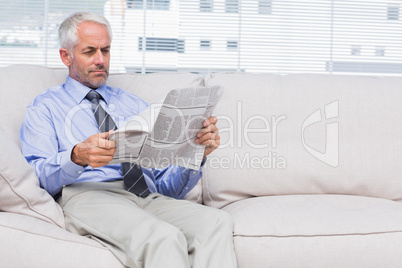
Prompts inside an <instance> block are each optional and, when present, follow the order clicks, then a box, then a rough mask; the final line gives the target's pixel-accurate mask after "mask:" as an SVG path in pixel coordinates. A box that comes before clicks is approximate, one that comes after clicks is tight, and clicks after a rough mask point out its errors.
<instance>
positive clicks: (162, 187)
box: [143, 166, 202, 199]
mask: <svg viewBox="0 0 402 268" xmlns="http://www.w3.org/2000/svg"><path fill="white" fill-rule="evenodd" d="M143 172H144V174H145V175H146V176H148V177H150V178H151V179H152V180H153V181H154V182H155V187H156V191H157V192H158V193H160V194H163V195H166V196H170V197H173V198H176V199H183V198H184V197H185V196H186V194H187V193H188V192H190V191H191V189H193V188H194V186H195V185H196V184H197V182H198V181H199V180H200V179H201V177H202V167H201V168H200V170H193V169H186V168H184V167H179V166H169V167H167V168H165V169H144V168H143Z"/></svg>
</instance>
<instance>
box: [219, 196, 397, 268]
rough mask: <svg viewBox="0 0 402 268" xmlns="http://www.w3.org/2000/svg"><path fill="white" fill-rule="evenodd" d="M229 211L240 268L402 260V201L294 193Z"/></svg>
mask: <svg viewBox="0 0 402 268" xmlns="http://www.w3.org/2000/svg"><path fill="white" fill-rule="evenodd" d="M223 210H225V211H227V212H229V213H230V214H231V215H232V217H233V220H234V223H235V224H234V239H235V249H236V252H237V257H238V262H239V268H241V267H253V268H258V267H333V266H334V264H335V263H336V267H396V266H398V265H400V263H402V204H400V203H398V202H395V201H390V200H385V199H380V198H371V197H360V196H348V195H288V196H270V197H255V198H249V199H245V200H241V201H237V202H235V203H232V204H230V205H228V206H226V207H224V208H223ZM380 252H381V253H380Z"/></svg>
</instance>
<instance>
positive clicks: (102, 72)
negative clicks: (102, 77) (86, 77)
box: [89, 70, 106, 74]
mask: <svg viewBox="0 0 402 268" xmlns="http://www.w3.org/2000/svg"><path fill="white" fill-rule="evenodd" d="M89 72H90V73H94V74H106V70H93V71H89Z"/></svg>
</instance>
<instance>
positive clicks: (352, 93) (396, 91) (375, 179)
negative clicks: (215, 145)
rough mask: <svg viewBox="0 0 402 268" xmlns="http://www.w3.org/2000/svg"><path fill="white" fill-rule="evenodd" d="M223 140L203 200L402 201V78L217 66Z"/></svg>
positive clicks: (218, 203) (211, 79) (209, 81)
mask: <svg viewBox="0 0 402 268" xmlns="http://www.w3.org/2000/svg"><path fill="white" fill-rule="evenodd" d="M205 83H206V85H208V86H212V85H222V86H224V87H225V93H224V95H223V96H222V99H221V101H220V102H219V104H218V106H217V108H216V109H215V111H216V115H218V117H219V122H218V127H219V129H220V135H221V146H220V148H219V149H218V150H216V151H215V152H214V153H213V154H212V155H211V156H210V157H209V160H208V162H207V168H208V170H207V173H206V176H204V181H203V187H204V202H205V203H206V204H207V205H211V206H214V207H222V206H224V205H226V204H229V203H231V202H234V201H236V200H239V199H243V198H247V197H253V196H265V195H283V194H325V193H328V194H350V195H362V196H371V197H379V198H386V199H392V200H402V165H401V164H400V160H401V159H402V123H401V115H402V105H401V103H402V90H401V85H402V78H401V77H370V76H344V75H323V74H292V75H274V74H241V73H233V74H230V73H229V74H212V75H210V76H208V77H206V79H205Z"/></svg>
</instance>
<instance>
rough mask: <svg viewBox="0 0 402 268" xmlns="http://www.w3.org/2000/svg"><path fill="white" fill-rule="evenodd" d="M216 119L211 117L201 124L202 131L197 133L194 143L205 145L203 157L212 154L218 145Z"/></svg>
mask: <svg viewBox="0 0 402 268" xmlns="http://www.w3.org/2000/svg"><path fill="white" fill-rule="evenodd" d="M217 122H218V118H216V117H215V116H211V117H210V118H208V119H207V120H205V121H204V122H203V123H202V126H203V129H201V130H200V131H199V132H198V133H197V139H196V140H195V143H198V144H201V145H206V148H205V152H204V157H205V156H207V155H209V154H210V153H212V152H213V151H214V150H215V149H216V148H218V146H219V145H220V139H221V137H219V134H218V132H219V130H218V128H217V127H216V125H215V124H216V123H217Z"/></svg>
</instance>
